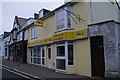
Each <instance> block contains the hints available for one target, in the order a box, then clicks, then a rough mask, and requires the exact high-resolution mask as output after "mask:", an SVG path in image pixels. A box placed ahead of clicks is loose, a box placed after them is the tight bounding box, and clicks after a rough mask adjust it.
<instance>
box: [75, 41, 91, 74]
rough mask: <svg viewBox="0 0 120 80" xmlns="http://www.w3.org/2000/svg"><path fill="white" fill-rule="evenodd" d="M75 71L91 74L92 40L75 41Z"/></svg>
mask: <svg viewBox="0 0 120 80" xmlns="http://www.w3.org/2000/svg"><path fill="white" fill-rule="evenodd" d="M74 53H75V54H74V56H75V57H74V58H75V73H76V74H79V75H86V76H91V52H90V40H89V39H84V40H77V41H75V42H74Z"/></svg>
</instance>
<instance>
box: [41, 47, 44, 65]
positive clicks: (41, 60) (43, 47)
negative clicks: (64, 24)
mask: <svg viewBox="0 0 120 80" xmlns="http://www.w3.org/2000/svg"><path fill="white" fill-rule="evenodd" d="M42 49H43V50H44V57H42ZM40 55H41V65H42V66H44V65H45V49H44V46H43V47H41V54H40ZM42 59H44V64H42Z"/></svg>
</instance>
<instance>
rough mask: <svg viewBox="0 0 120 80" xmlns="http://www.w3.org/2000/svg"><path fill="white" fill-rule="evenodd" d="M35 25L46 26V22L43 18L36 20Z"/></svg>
mask: <svg viewBox="0 0 120 80" xmlns="http://www.w3.org/2000/svg"><path fill="white" fill-rule="evenodd" d="M34 25H35V26H40V27H43V26H44V22H43V21H42V20H36V21H35V23H34Z"/></svg>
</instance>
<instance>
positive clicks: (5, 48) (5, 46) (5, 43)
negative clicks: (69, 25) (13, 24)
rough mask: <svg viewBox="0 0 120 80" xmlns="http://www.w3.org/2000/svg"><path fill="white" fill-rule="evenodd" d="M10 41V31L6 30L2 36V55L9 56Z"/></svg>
mask: <svg viewBox="0 0 120 80" xmlns="http://www.w3.org/2000/svg"><path fill="white" fill-rule="evenodd" d="M8 41H9V32H4V34H3V35H2V36H1V54H2V57H4V58H8V54H9V52H8V50H9V49H8Z"/></svg>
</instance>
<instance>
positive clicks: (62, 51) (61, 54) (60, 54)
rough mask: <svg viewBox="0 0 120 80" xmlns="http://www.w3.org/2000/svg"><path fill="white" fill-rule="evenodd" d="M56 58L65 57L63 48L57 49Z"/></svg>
mask: <svg viewBox="0 0 120 80" xmlns="http://www.w3.org/2000/svg"><path fill="white" fill-rule="evenodd" d="M57 56H65V46H64V45H63V46H58V47H57Z"/></svg>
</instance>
